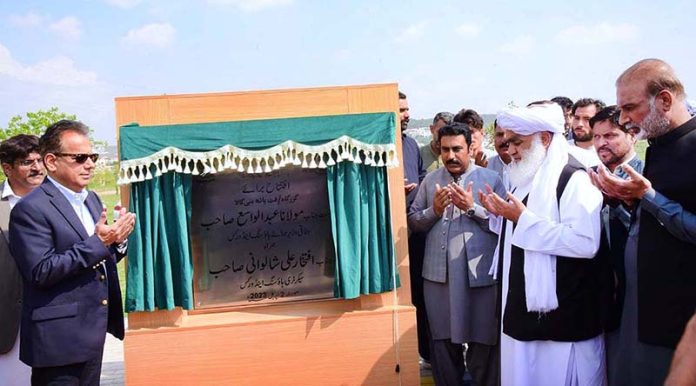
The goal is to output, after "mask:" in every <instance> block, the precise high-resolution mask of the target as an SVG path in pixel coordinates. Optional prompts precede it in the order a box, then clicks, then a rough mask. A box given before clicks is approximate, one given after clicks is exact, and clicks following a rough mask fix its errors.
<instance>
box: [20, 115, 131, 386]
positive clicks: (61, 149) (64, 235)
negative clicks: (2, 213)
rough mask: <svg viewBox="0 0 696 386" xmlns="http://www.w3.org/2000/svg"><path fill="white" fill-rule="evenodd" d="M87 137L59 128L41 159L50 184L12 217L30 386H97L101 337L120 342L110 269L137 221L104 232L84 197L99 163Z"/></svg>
mask: <svg viewBox="0 0 696 386" xmlns="http://www.w3.org/2000/svg"><path fill="white" fill-rule="evenodd" d="M88 135H89V129H88V128H87V126H85V125H84V124H83V123H81V122H76V121H70V120H61V121H58V122H56V123H54V124H53V125H51V126H50V127H48V128H47V129H46V132H45V133H44V135H43V136H42V137H41V139H40V141H39V144H40V151H41V156H42V157H43V162H44V165H45V167H46V169H47V171H48V178H47V179H46V181H44V182H43V184H41V186H39V187H38V188H36V189H35V190H34V191H32V192H31V193H30V194H29V195H27V196H26V197H25V198H23V199H22V201H20V202H19V203H18V204H17V205H16V206H15V207H14V209H13V210H12V214H11V216H10V249H11V252H12V256H13V257H14V258H15V260H16V262H17V266H18V268H19V271H20V273H21V274H22V279H23V282H24V296H23V299H24V304H23V308H22V324H21V342H20V359H21V360H22V361H23V362H24V363H26V364H28V365H30V366H31V367H32V385H98V384H99V377H100V373H101V360H102V353H103V350H104V340H105V338H106V332H110V333H111V334H112V335H114V336H115V337H117V338H119V339H123V335H124V327H123V307H122V304H121V294H120V288H119V283H118V274H117V271H116V262H117V260H118V259H119V258H121V257H123V255H124V253H125V242H126V238H127V237H128V235H129V234H130V233H131V232H132V230H133V226H134V223H135V216H134V215H133V214H132V213H125V210H123V213H121V216H120V217H119V218H118V219H117V220H116V221H115V222H114V224H113V225H107V224H106V209H105V208H103V207H102V203H101V200H100V199H99V197H98V196H97V195H96V194H95V193H94V192H90V191H88V190H87V189H86V187H87V185H88V184H89V182H90V180H91V178H92V174H93V171H94V167H95V162H96V160H97V159H98V154H94V153H92V145H91V143H90V140H89V136H88Z"/></svg>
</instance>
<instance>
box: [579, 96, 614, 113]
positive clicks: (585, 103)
mask: <svg viewBox="0 0 696 386" xmlns="http://www.w3.org/2000/svg"><path fill="white" fill-rule="evenodd" d="M590 105H594V106H595V107H596V108H597V111H599V110H601V109H603V108H605V107H607V105H606V104H605V103H604V102H602V101H601V100H599V99H593V98H582V99H578V100H577V101H575V103H573V110H572V113H573V114H575V110H577V109H578V108H580V107H587V106H590Z"/></svg>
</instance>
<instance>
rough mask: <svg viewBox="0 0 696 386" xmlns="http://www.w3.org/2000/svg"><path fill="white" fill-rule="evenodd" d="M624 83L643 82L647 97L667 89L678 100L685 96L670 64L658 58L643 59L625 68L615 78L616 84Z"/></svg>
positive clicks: (682, 87)
mask: <svg viewBox="0 0 696 386" xmlns="http://www.w3.org/2000/svg"><path fill="white" fill-rule="evenodd" d="M626 83H639V84H640V83H642V84H644V87H645V95H646V96H648V97H654V96H655V95H657V94H658V93H660V91H663V90H668V91H669V92H671V93H672V94H673V95H674V96H675V97H676V98H677V99H679V100H682V101H683V100H684V99H685V98H686V93H685V92H684V86H683V85H682V83H681V82H680V81H679V78H677V75H676V74H675V73H674V70H673V69H672V66H670V65H669V64H667V63H666V62H664V61H662V60H660V59H643V60H641V61H639V62H638V63H636V64H634V65H632V66H631V67H629V68H628V69H626V71H624V72H623V73H622V74H621V75H620V76H619V78H618V79H616V86H617V87H618V86H620V85H621V84H626Z"/></svg>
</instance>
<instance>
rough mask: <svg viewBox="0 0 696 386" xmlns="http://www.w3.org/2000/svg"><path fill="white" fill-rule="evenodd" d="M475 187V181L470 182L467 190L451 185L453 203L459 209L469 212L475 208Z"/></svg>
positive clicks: (454, 184) (457, 185)
mask: <svg viewBox="0 0 696 386" xmlns="http://www.w3.org/2000/svg"><path fill="white" fill-rule="evenodd" d="M473 186H474V182H473V181H469V183H468V184H467V185H466V190H464V188H462V187H461V186H459V184H456V183H454V182H453V183H451V184H449V189H450V192H451V193H452V203H453V204H454V205H455V206H456V207H457V208H459V209H461V210H467V209H469V208H471V207H472V206H474V193H473V192H472V187H473Z"/></svg>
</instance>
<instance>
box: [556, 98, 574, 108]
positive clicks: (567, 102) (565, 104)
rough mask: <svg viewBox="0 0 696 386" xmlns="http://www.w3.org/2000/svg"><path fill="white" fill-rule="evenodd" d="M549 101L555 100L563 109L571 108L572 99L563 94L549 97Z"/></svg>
mask: <svg viewBox="0 0 696 386" xmlns="http://www.w3.org/2000/svg"><path fill="white" fill-rule="evenodd" d="M551 102H556V103H557V104H558V105H559V106H561V107H562V108H563V111H568V110H570V109H572V108H573V100H572V99H570V98H568V97H564V96H557V97H553V98H551Z"/></svg>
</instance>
